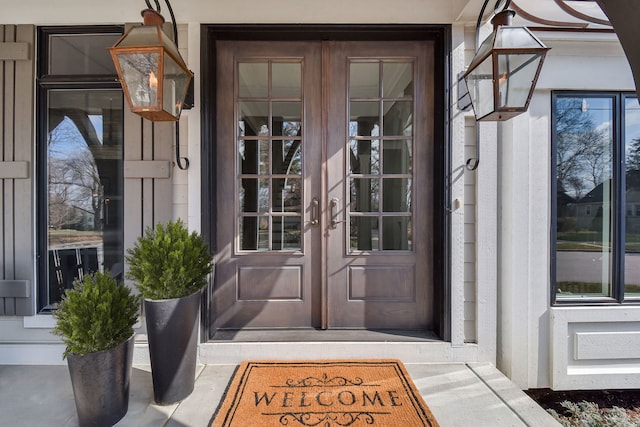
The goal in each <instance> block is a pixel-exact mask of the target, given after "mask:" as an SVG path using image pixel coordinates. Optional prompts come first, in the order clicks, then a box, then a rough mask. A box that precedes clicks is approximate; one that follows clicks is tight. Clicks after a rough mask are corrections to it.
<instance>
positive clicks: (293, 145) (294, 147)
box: [271, 140, 302, 175]
mask: <svg viewBox="0 0 640 427" xmlns="http://www.w3.org/2000/svg"><path fill="white" fill-rule="evenodd" d="M301 147H302V144H301V141H300V140H295V141H282V140H275V141H273V142H272V152H271V163H272V170H273V173H274V174H282V175H301V174H302V149H301Z"/></svg>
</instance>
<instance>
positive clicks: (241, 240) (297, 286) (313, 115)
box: [212, 42, 321, 329]
mask: <svg viewBox="0 0 640 427" xmlns="http://www.w3.org/2000/svg"><path fill="white" fill-rule="evenodd" d="M217 52H218V68H217V74H218V85H217V86H218V107H217V111H218V134H217V149H218V161H217V182H218V190H217V191H218V224H217V227H218V248H219V250H218V255H217V266H216V278H215V279H216V286H215V292H214V296H213V306H214V311H215V312H214V313H213V314H214V316H212V318H213V319H214V325H213V326H214V328H230V329H238V328H267V327H268V328H274V327H313V326H317V325H318V324H319V323H320V319H319V316H320V303H319V300H320V298H319V294H320V286H319V280H320V278H319V276H318V277H317V275H314V274H313V271H314V270H315V271H316V272H317V271H318V269H319V267H318V265H319V259H318V257H316V258H315V259H314V258H312V257H311V256H310V254H318V253H320V250H321V247H320V245H321V242H320V238H319V236H320V231H319V228H318V226H317V224H313V223H312V216H313V215H314V214H315V215H317V209H316V208H315V207H314V206H313V198H314V197H317V195H318V194H319V186H320V173H319V171H320V169H319V161H318V159H320V157H321V145H320V144H321V139H320V133H319V132H320V130H319V129H320V128H319V125H320V121H319V118H320V116H321V114H320V105H319V104H318V102H317V100H318V99H320V74H319V73H320V69H321V65H320V56H321V55H320V46H319V45H318V44H308V43H297V42H296V43H291V42H286V43H284V42H283V43H263V42H218V43H217Z"/></svg>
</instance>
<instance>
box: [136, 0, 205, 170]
mask: <svg viewBox="0 0 640 427" xmlns="http://www.w3.org/2000/svg"><path fill="white" fill-rule="evenodd" d="M164 2H165V4H166V5H167V10H168V11H169V16H171V26H172V29H173V42H174V43H175V44H176V47H177V46H178V26H177V25H176V17H175V15H174V14H173V8H172V7H171V3H169V0H164ZM145 3H146V4H147V8H149V9H150V10H153V11H155V12H157V13H158V14H160V12H161V10H162V9H161V8H160V2H159V1H158V0H154V3H155V8H154V7H153V6H151V2H150V1H149V0H145ZM187 100H188V102H185V103H184V104H183V109H186V110H190V109H191V108H192V107H193V80H191V82H190V83H189V89H188V93H187ZM175 132H176V138H175V139H176V165H177V166H178V168H179V169H180V170H187V169H189V158H188V157H182V156H180V122H179V121H177V122H176V126H175ZM183 161H184V164H183V163H182V162H183Z"/></svg>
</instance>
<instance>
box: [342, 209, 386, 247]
mask: <svg viewBox="0 0 640 427" xmlns="http://www.w3.org/2000/svg"><path fill="white" fill-rule="evenodd" d="M349 225H350V227H349V228H350V230H351V231H350V236H349V237H350V238H349V245H350V248H349V249H350V250H351V251H378V250H379V247H378V243H379V238H378V217H370V216H358V217H351V221H350V224H349Z"/></svg>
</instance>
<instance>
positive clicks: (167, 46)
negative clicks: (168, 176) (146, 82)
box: [109, 0, 193, 170]
mask: <svg viewBox="0 0 640 427" xmlns="http://www.w3.org/2000/svg"><path fill="white" fill-rule="evenodd" d="M164 1H165V4H166V5H167V9H168V10H169V14H170V15H171V23H172V27H173V40H171V38H170V37H169V36H168V35H167V34H166V33H165V32H164V31H163V30H162V26H163V24H164V22H165V20H164V17H163V16H162V15H161V14H160V3H159V1H158V0H154V2H155V6H156V7H155V9H153V7H152V6H151V3H150V1H149V0H145V3H146V4H147V9H144V10H142V11H141V12H140V14H141V15H142V17H143V19H144V24H143V25H142V27H140V26H136V27H133V28H131V29H130V30H129V31H127V32H126V33H125V34H124V35H123V36H122V37H121V38H120V39H119V40H118V41H117V42H116V43H115V44H114V45H113V46H112V47H111V48H110V49H109V51H110V53H111V57H112V60H113V62H114V65H115V67H116V71H117V73H118V78H119V80H120V83H121V85H122V89H123V92H124V95H125V98H126V99H127V104H128V105H129V108H130V109H131V111H132V112H133V113H135V114H138V115H140V116H141V117H144V118H146V119H148V120H150V121H153V122H155V121H173V122H175V147H176V163H177V165H178V167H179V168H180V169H182V170H186V169H188V168H189V159H188V158H186V157H181V156H180V122H179V120H180V114H181V113H182V110H186V109H190V108H192V107H193V72H192V71H191V70H189V68H188V66H187V65H186V63H185V61H184V60H183V59H182V56H181V55H180V52H179V50H178V29H177V25H176V19H175V15H174V13H173V9H172V7H171V3H169V0H164ZM148 27H155V29H156V34H155V35H156V37H155V39H154V41H153V42H152V43H148V44H132V45H130V46H127V45H126V44H125V46H121V45H122V44H123V42H124V41H126V39H127V38H128V37H129V36H131V35H132V34H135V33H136V32H140V31H144V30H141V28H144V29H145V30H147V29H148ZM156 41H157V42H156ZM132 53H141V54H145V53H146V54H148V53H155V54H158V56H159V58H158V69H157V70H158V76H157V79H158V82H157V93H156V103H155V106H154V107H153V108H152V107H149V106H144V107H139V106H136V105H134V102H133V100H132V97H131V95H132V94H131V93H130V91H129V87H128V85H127V83H126V80H125V78H124V76H123V74H122V69H121V66H120V61H118V58H117V55H118V54H132ZM165 55H168V56H169V58H170V59H171V60H172V61H173V62H174V63H175V64H176V65H177V66H178V67H179V68H180V70H181V71H182V72H183V73H184V75H185V76H186V79H187V82H186V84H185V89H184V93H180V94H179V99H176V100H175V102H176V104H174V105H176V106H178V105H179V107H178V108H177V114H172V113H171V112H168V111H166V110H164V108H163V101H164V100H163V97H164V93H163V92H164V81H163V79H164V72H165V69H164V66H165ZM178 102H179V104H178ZM183 160H184V162H185V163H184V165H183V163H182V161H183Z"/></svg>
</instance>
